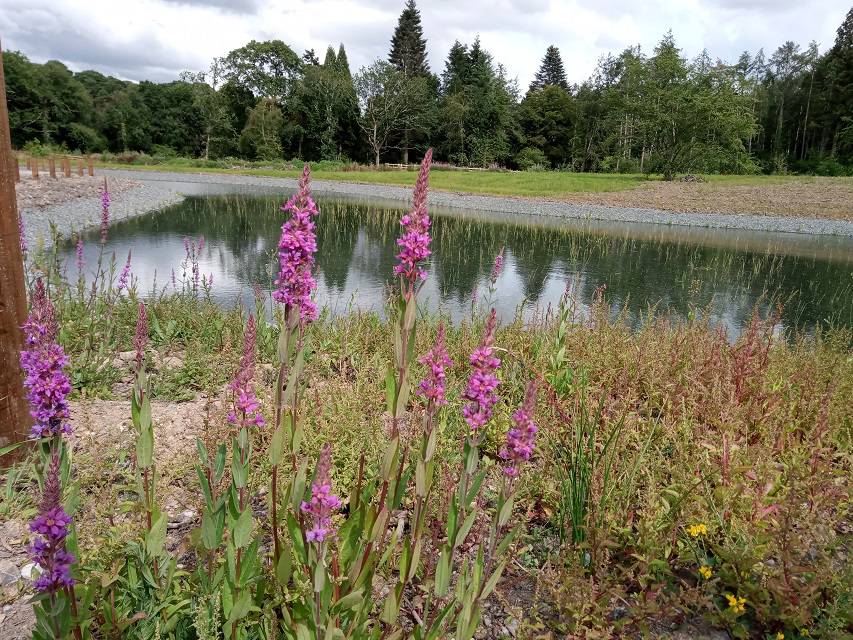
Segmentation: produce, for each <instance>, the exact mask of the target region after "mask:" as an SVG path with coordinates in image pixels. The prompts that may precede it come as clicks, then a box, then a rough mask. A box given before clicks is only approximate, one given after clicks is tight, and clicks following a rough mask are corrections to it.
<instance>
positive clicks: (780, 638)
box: [776, 631, 785, 640]
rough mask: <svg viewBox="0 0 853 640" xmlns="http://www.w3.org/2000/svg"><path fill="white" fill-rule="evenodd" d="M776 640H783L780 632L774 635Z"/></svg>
mask: <svg viewBox="0 0 853 640" xmlns="http://www.w3.org/2000/svg"><path fill="white" fill-rule="evenodd" d="M776 640H785V634H784V633H782V632H781V631H780V632H779V633H777V634H776Z"/></svg>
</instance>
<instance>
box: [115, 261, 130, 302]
mask: <svg viewBox="0 0 853 640" xmlns="http://www.w3.org/2000/svg"><path fill="white" fill-rule="evenodd" d="M128 278H130V251H128V252H127V262H126V263H125V264H124V268H123V269H122V270H121V273H120V274H119V276H118V291H117V293H121V292H122V291H123V290H125V289H127V280H128Z"/></svg>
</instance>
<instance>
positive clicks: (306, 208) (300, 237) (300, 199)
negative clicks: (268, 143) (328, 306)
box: [272, 164, 318, 322]
mask: <svg viewBox="0 0 853 640" xmlns="http://www.w3.org/2000/svg"><path fill="white" fill-rule="evenodd" d="M281 210H282V211H284V212H290V214H291V217H290V219H289V220H288V221H287V222H285V223H284V225H282V227H281V239H280V240H279V243H278V260H279V273H278V278H276V281H275V286H276V289H275V291H273V294H272V296H273V298H274V299H275V300H276V301H277V302H280V303H282V304H284V305H286V306H287V307H288V308H290V307H292V308H295V309H299V315H300V318H301V319H302V321H304V322H312V321H314V320H316V319H317V305H316V303H315V302H314V300H312V299H311V294H312V293H313V292H314V290H315V289H316V288H317V282H316V281H315V280H314V276H313V274H312V269H313V267H314V254H315V253H316V252H317V236H316V235H315V232H314V220H313V217H314V216H316V215H317V214H318V210H317V205H316V204H315V203H314V200H313V199H312V198H311V170H310V168H309V167H308V165H307V164H306V165H305V168H304V169H303V171H302V177H301V178H300V179H299V191H297V193H296V194H295V195H294V196H293V197H292V198H291V199H290V200H288V201H287V202H286V203H285V204H283V205H282V207H281Z"/></svg>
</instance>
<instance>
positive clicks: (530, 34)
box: [0, 0, 849, 89]
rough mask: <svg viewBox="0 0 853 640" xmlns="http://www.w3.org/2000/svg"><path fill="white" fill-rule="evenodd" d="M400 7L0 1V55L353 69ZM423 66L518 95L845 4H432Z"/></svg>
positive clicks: (793, 27)
mask: <svg viewBox="0 0 853 640" xmlns="http://www.w3.org/2000/svg"><path fill="white" fill-rule="evenodd" d="M402 6H403V0H263V1H261V0H138V1H134V2H131V1H129V0H128V1H124V2H119V1H117V0H87V1H86V2H85V3H82V2H78V1H76V0H0V34H2V37H3V47H4V48H6V49H20V50H21V51H23V52H24V53H25V54H27V55H28V56H29V57H30V58H31V59H33V60H35V61H39V62H41V61H44V60H48V59H60V60H62V61H63V62H66V63H67V64H68V65H69V66H70V67H71V68H73V69H76V70H81V69H88V68H94V69H97V70H100V71H102V72H104V73H111V74H114V75H119V76H121V77H123V78H127V79H131V80H144V79H149V80H156V81H166V80H171V79H174V78H176V77H177V76H178V74H179V73H180V72H181V71H182V70H184V69H196V70H200V69H203V68H205V67H206V66H207V64H208V63H209V61H210V59H211V58H212V57H214V56H219V55H224V54H226V53H227V52H228V51H230V50H231V49H233V48H236V47H239V46H242V45H243V44H245V43H246V42H248V41H249V40H251V39H258V40H263V39H271V38H279V39H281V40H284V41H285V42H287V43H288V44H289V45H290V46H291V47H292V48H293V49H294V50H295V51H296V52H297V53H299V54H301V53H302V51H303V50H305V49H308V48H313V49H314V50H315V51H317V53H318V55H320V56H321V57H322V53H323V52H324V51H325V49H326V47H327V46H328V45H329V44H332V45H333V46H337V45H338V43H340V42H343V43H344V45H345V46H346V48H347V54H348V55H349V59H350V64H351V65H352V67H353V70H356V69H357V68H358V67H359V66H361V65H364V64H367V63H369V62H370V61H371V60H372V59H374V58H376V57H385V56H386V55H387V52H388V46H389V41H390V39H391V35H392V33H393V30H394V26H395V25H396V22H397V16H398V15H399V12H400V10H401V9H402ZM420 8H421V15H422V19H423V26H424V33H425V35H426V37H427V39H428V47H429V61H430V65H431V66H432V69H433V71H434V72H436V73H440V72H441V71H442V69H443V68H444V59H445V57H446V55H447V51H448V50H449V48H450V46H451V45H452V44H453V41H454V40H457V39H458V40H460V41H462V42H466V43H471V42H473V40H474V38H475V37H476V36H477V35H479V36H480V38H481V40H482V43H483V45H484V46H485V47H486V48H487V49H488V50H489V51H490V52H491V53H492V54H493V56H494V58H495V61H496V62H500V63H502V64H503V65H504V66H505V67H506V69H507V71H508V73H509V75H510V77H517V78H518V79H519V84H520V86H521V88H522V89H524V88H525V87H526V86H527V84H528V83H529V82H530V79H531V78H532V76H533V74H534V73H535V71H536V69H537V67H538V65H539V61H540V59H541V57H542V54H543V53H544V51H545V47H547V46H548V45H549V44H555V45H557V46H558V47H559V48H560V50H561V52H562V54H563V61H564V64H565V66H566V71H567V73H568V74H569V78H570V80H571V81H573V82H580V81H582V80H584V79H585V78H587V77H588V76H589V75H590V74H591V73H592V71H593V69H594V67H595V64H596V61H597V59H598V58H599V57H600V56H601V55H603V54H606V53H608V52H613V53H616V52H618V51H621V50H622V49H624V48H625V47H627V46H632V45H637V44H640V45H641V46H642V47H643V49H644V50H645V51H651V49H652V48H653V47H654V45H655V43H656V42H657V41H658V40H659V39H660V37H661V36H662V35H663V34H664V33H665V32H666V31H667V30H669V29H672V30H673V33H674V34H675V37H676V41H677V42H678V44H679V46H681V47H682V49H683V50H684V53H685V55H687V56H688V57H691V58H692V57H694V56H695V55H697V54H698V53H699V52H701V51H702V49H703V48H707V49H708V51H709V53H710V54H711V56H712V57H714V58H717V57H719V58H722V59H725V60H734V59H736V58H737V56H738V54H739V53H740V52H741V51H743V50H749V51H753V52H754V51H756V50H757V49H759V48H762V47H763V48H764V49H765V50H766V51H772V50H773V49H775V48H776V47H777V46H779V45H780V44H782V43H783V42H784V41H785V40H794V41H796V42H799V43H800V44H801V45H803V46H805V45H806V44H808V42H809V41H810V40H817V41H818V43H819V44H820V45H821V51H824V50H826V49H827V48H829V47H830V46H831V45H832V42H833V40H834V37H835V30H836V29H837V27H838V25H839V24H840V23H841V21H842V19H843V18H844V15H845V13H846V12H847V10H848V9H849V5H848V4H847V0H844V1H842V0H819V1H817V2H812V3H803V2H795V1H794V0H650V1H648V2H645V3H642V4H641V5H638V3H636V2H629V1H628V0H613V1H611V2H592V1H591V0H570V1H561V0H516V1H511V0H468V1H464V0H431V1H429V2H426V1H424V0H422V2H421V7H420Z"/></svg>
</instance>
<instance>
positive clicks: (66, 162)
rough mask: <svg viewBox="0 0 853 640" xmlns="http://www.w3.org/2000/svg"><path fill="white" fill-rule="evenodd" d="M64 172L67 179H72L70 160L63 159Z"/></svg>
mask: <svg viewBox="0 0 853 640" xmlns="http://www.w3.org/2000/svg"><path fill="white" fill-rule="evenodd" d="M62 171H63V172H64V173H65V177H66V178H70V177H71V160H69V159H68V158H65V157H63V158H62Z"/></svg>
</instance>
